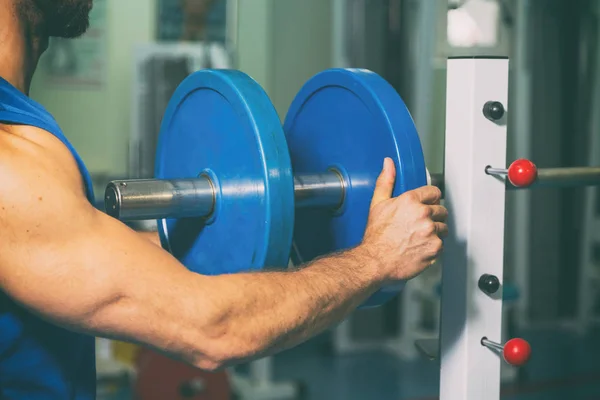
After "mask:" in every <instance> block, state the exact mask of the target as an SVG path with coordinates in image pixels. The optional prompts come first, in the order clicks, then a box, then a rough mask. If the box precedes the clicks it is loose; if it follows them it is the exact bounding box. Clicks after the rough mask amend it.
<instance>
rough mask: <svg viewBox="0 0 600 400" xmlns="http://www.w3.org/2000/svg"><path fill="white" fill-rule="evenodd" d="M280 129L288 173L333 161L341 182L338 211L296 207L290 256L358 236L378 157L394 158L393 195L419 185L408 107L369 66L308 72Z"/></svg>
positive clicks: (417, 145)
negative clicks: (341, 199) (343, 184)
mask: <svg viewBox="0 0 600 400" xmlns="http://www.w3.org/2000/svg"><path fill="white" fill-rule="evenodd" d="M284 131H285V134H286V137H287V141H288V147H289V151H290V156H291V159H292V167H293V169H294V173H295V174H304V173H306V174H311V173H319V172H323V171H326V170H328V169H330V168H337V169H338V170H339V171H340V172H341V173H342V175H344V176H345V179H346V184H347V190H346V197H345V201H344V204H343V206H342V207H341V209H340V210H338V211H336V212H332V211H329V210H324V209H299V210H296V224H295V231H294V248H295V252H293V255H292V256H293V259H294V261H296V262H306V261H309V260H312V259H315V258H317V257H319V256H321V255H324V254H327V253H331V252H334V251H339V250H343V249H348V248H351V247H354V246H356V245H358V244H359V243H360V242H361V240H362V237H363V234H364V231H365V227H366V223H367V217H368V212H369V205H370V202H371V198H372V195H373V190H374V188H375V181H376V180H377V177H378V176H379V174H380V172H381V169H382V167H383V160H384V158H385V157H391V158H392V159H393V160H394V161H395V164H396V170H397V179H396V186H395V188H394V196H398V195H400V194H401V193H403V192H405V191H407V190H412V189H416V188H418V187H421V186H424V185H426V184H427V177H426V170H425V161H424V159H423V151H422V148H421V142H420V140H419V136H418V134H417V130H416V128H415V126H414V123H413V120H412V118H411V116H410V113H409V112H408V110H407V108H406V105H405V104H404V102H403V101H402V99H401V97H400V96H399V95H398V93H397V92H396V91H395V90H394V88H393V87H392V86H391V85H390V84H389V83H388V82H386V81H385V80H384V79H383V78H381V77H380V76H379V75H377V74H375V73H373V72H370V71H366V70H356V69H331V70H327V71H324V72H321V73H320V74H318V75H316V76H315V77H313V78H312V79H310V80H309V81H308V82H307V83H306V84H305V85H304V87H303V88H302V89H301V90H300V92H299V93H298V95H297V96H296V98H295V99H294V101H293V103H292V105H291V107H290V110H289V112H288V114H287V117H286V120H285V124H284ZM390 251H394V249H390ZM403 287H404V283H403V282H399V283H398V284H397V285H395V286H393V287H387V288H384V289H382V290H380V291H379V292H377V293H376V294H375V295H373V296H372V297H371V298H370V299H369V300H368V301H367V302H366V303H365V304H363V308H364V307H372V306H378V305H381V304H383V303H385V302H387V301H388V300H390V299H391V298H392V297H394V296H395V295H396V294H397V293H398V292H399V291H400V290H401V289H402V288H403Z"/></svg>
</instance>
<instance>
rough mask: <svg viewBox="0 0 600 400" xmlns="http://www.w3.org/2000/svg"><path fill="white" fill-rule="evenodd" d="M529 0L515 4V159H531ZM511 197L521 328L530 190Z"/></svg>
mask: <svg viewBox="0 0 600 400" xmlns="http://www.w3.org/2000/svg"><path fill="white" fill-rule="evenodd" d="M531 8H532V5H531V2H530V0H519V1H518V2H517V3H516V12H515V15H516V29H515V38H516V43H515V53H516V54H515V65H514V88H515V91H514V94H513V96H512V98H513V99H515V104H516V107H515V111H514V115H513V118H512V120H511V121H512V123H513V124H512V125H511V132H512V134H511V137H512V138H514V140H513V148H514V149H515V152H514V154H513V158H514V159H518V158H527V159H529V158H531V156H532V151H531V128H532V126H531V109H532V104H531V98H532V86H531V78H532V76H531V75H532V73H531V63H530V62H529V59H530V57H531V56H530V54H529V52H530V47H531V46H530V45H529V42H530V35H529V30H530V29H531V28H530V22H531V21H530V14H531ZM511 196H512V198H514V207H512V208H513V213H514V214H513V215H512V216H510V217H511V218H512V221H513V224H512V229H511V239H510V240H511V241H512V245H511V247H512V252H513V255H512V258H513V259H512V266H513V270H514V276H515V282H516V283H517V285H518V287H519V293H520V295H519V301H518V302H517V303H516V304H515V310H516V315H517V318H516V322H517V325H518V326H519V327H521V328H523V327H526V326H527V325H529V273H530V271H531V268H530V265H529V260H530V254H531V251H530V250H529V249H530V247H531V240H530V235H531V226H530V225H531V223H530V221H531V218H530V217H529V210H530V204H531V193H530V191H529V190H519V191H516V192H514V193H511Z"/></svg>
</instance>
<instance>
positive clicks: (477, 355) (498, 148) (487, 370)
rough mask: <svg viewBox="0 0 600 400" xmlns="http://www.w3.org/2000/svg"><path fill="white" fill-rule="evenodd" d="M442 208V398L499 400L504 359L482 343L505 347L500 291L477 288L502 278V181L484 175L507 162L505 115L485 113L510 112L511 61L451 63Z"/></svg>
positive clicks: (503, 201)
mask: <svg viewBox="0 0 600 400" xmlns="http://www.w3.org/2000/svg"><path fill="white" fill-rule="evenodd" d="M446 99H447V102H446V104H447V105H446V154H445V169H444V173H445V178H444V179H445V204H446V206H447V207H448V209H449V212H450V220H449V223H450V229H451V233H450V235H449V237H448V238H447V240H446V242H445V246H446V250H445V255H444V261H443V262H444V269H443V275H442V307H441V328H440V329H441V343H440V350H441V377H440V378H441V379H440V399H441V400H481V399H486V400H497V399H499V398H500V366H501V356H499V355H498V354H495V353H494V352H492V351H491V350H490V349H488V348H486V347H484V346H482V344H481V339H482V338H483V337H487V338H488V339H490V340H492V341H495V342H501V340H502V337H501V334H502V296H501V293H502V289H501V288H500V290H498V292H497V293H495V294H493V295H488V294H485V293H483V292H482V291H481V290H479V288H478V285H477V282H478V280H479V277H481V276H482V275H483V274H489V275H494V276H496V277H497V278H498V279H499V281H500V283H502V279H503V261H504V260H503V253H504V207H505V184H504V182H503V181H501V180H498V179H497V178H495V177H492V176H488V175H486V174H485V168H486V166H488V165H506V139H507V137H506V124H505V122H504V121H506V116H504V118H502V120H501V121H500V123H497V122H493V121H491V120H488V119H486V118H485V117H484V115H483V112H482V110H483V106H484V104H485V103H486V102H488V101H498V102H501V103H502V104H503V105H504V108H505V109H506V110H508V104H507V103H508V60H507V59H481V58H465V59H450V60H448V75H447V94H446Z"/></svg>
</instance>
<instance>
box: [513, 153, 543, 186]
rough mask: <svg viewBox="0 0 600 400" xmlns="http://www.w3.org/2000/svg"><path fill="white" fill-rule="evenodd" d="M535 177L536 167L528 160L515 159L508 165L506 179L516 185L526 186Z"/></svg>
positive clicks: (533, 180) (531, 182)
mask: <svg viewBox="0 0 600 400" xmlns="http://www.w3.org/2000/svg"><path fill="white" fill-rule="evenodd" d="M536 179H537V167H536V166H535V164H534V163H532V162H531V161H529V160H525V159H520V160H516V161H515V162H513V163H512V164H510V167H508V180H509V181H510V183H512V184H513V185H514V186H516V187H528V186H531V185H533V183H534V182H535V180H536Z"/></svg>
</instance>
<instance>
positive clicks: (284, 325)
mask: <svg viewBox="0 0 600 400" xmlns="http://www.w3.org/2000/svg"><path fill="white" fill-rule="evenodd" d="M377 268H378V266H377V265H376V262H375V261H374V259H372V258H371V257H369V255H368V254H367V253H366V252H365V251H364V250H363V249H362V248H357V249H354V250H351V251H348V252H345V253H341V254H338V255H334V256H331V257H328V258H323V259H320V260H317V261H315V262H313V263H312V264H310V265H308V266H306V267H304V268H302V269H298V270H295V271H278V272H259V273H240V274H233V275H221V276H214V277H206V276H201V275H196V274H192V273H188V272H187V271H173V272H172V273H171V274H170V275H168V276H164V278H163V279H161V278H160V277H158V276H157V277H155V279H156V280H155V281H149V280H148V279H149V278H150V276H149V275H146V276H144V277H140V278H142V280H143V281H144V282H140V281H137V282H136V281H134V280H132V281H130V282H131V284H130V286H129V287H128V288H124V289H123V293H124V294H125V295H124V296H123V297H122V299H121V301H119V302H117V303H114V304H112V305H110V306H109V307H106V308H105V309H103V310H100V311H99V312H98V313H97V314H96V316H95V317H94V318H93V323H91V324H90V325H93V326H96V327H97V329H95V331H96V334H98V335H102V336H109V337H115V338H118V339H122V340H129V341H133V342H138V343H144V344H146V345H150V346H152V347H155V348H158V349H160V350H162V351H165V352H167V353H169V354H171V355H173V356H175V357H177V358H180V359H183V360H185V361H187V362H189V363H191V364H194V365H196V366H198V367H201V368H205V369H214V368H221V367H224V366H228V365H233V364H236V363H240V362H245V361H250V360H253V359H257V358H260V357H262V356H265V355H269V354H273V353H276V352H278V351H281V350H284V349H287V348H290V347H293V346H295V345H297V344H299V343H301V342H303V341H305V340H306V339H308V338H310V337H312V336H314V335H316V334H318V333H320V332H322V331H324V330H325V329H327V328H329V327H331V326H332V325H334V324H336V323H338V322H340V321H342V320H343V319H344V318H345V317H346V316H347V315H348V314H349V313H350V312H352V311H353V310H354V309H356V307H357V306H359V305H360V304H361V303H362V302H363V301H364V300H365V299H366V298H368V297H369V296H370V295H371V294H372V293H374V292H375V291H376V290H377V289H378V286H379V285H378V284H377V283H376V282H378V280H377V279H376V278H375V275H376V274H377ZM159 285H164V286H165V288H164V290H160V289H158V288H160V286H159Z"/></svg>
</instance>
